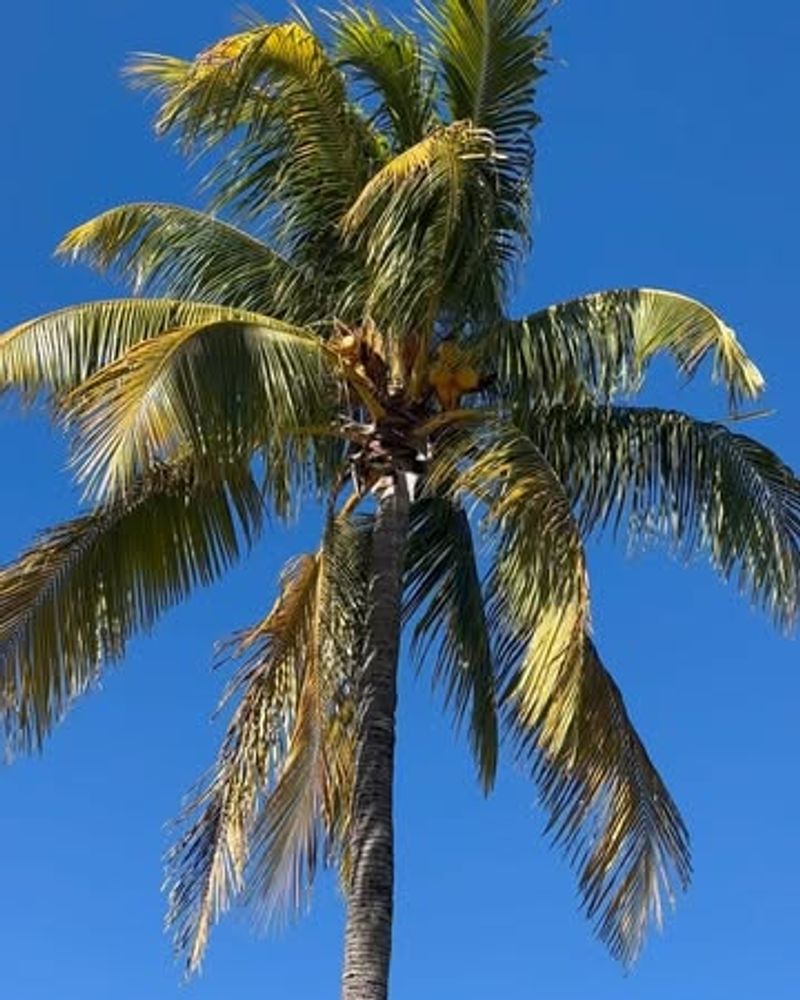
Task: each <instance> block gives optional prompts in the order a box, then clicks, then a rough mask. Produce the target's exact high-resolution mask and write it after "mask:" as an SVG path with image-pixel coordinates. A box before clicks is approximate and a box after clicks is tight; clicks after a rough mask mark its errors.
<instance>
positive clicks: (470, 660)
mask: <svg viewBox="0 0 800 1000" xmlns="http://www.w3.org/2000/svg"><path fill="white" fill-rule="evenodd" d="M405 588H406V596H405V607H404V615H405V617H406V618H407V619H413V618H414V617H416V625H415V629H414V646H415V647H416V652H417V654H418V655H419V657H420V659H423V658H424V656H425V653H426V652H427V650H428V649H429V648H430V647H431V646H433V645H436V647H437V649H436V665H435V670H434V682H435V683H442V684H444V686H445V693H446V699H447V703H448V705H451V706H452V708H453V712H454V714H455V718H456V723H459V722H460V721H461V720H462V719H463V717H464V716H465V715H467V714H469V717H470V743H471V745H472V752H473V755H474V757H475V763H476V768H477V772H478V776H479V778H480V781H481V784H482V786H483V789H484V791H486V792H488V791H489V790H490V789H491V787H492V785H493V784H494V777H495V772H496V770H497V743H498V726H497V712H496V692H495V673H494V664H493V659H492V651H491V645H490V636H489V629H488V625H487V622H486V616H485V612H484V605H483V594H482V591H481V582H480V577H479V574H478V567H477V563H476V557H475V551H474V547H473V542H472V531H471V529H470V525H469V519H468V517H467V515H466V513H465V511H464V510H463V508H461V507H460V506H457V505H456V504H454V503H452V502H451V501H450V500H447V499H445V498H443V497H430V498H426V499H422V500H420V501H418V502H417V503H416V504H414V505H413V506H412V508H411V533H410V537H409V543H408V550H407V554H406V581H405Z"/></svg>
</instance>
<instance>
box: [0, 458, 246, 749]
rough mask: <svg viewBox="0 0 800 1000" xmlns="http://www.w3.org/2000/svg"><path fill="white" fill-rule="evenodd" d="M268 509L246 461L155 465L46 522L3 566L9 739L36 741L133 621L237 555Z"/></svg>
mask: <svg viewBox="0 0 800 1000" xmlns="http://www.w3.org/2000/svg"><path fill="white" fill-rule="evenodd" d="M261 516H262V500H261V495H260V492H259V490H258V488H257V486H256V485H255V483H254V481H253V480H252V478H251V476H250V473H249V472H248V471H247V470H246V468H237V467H230V466H229V467H228V469H227V470H221V469H219V468H217V469H215V470H208V469H203V468H202V466H198V465H196V464H189V463H181V464H178V465H176V466H174V467H168V466H164V467H156V468H153V469H151V470H150V471H149V473H148V475H147V477H146V478H144V479H143V480H142V481H140V482H138V483H136V484H135V485H133V486H132V488H131V490H130V491H129V493H128V494H127V495H126V497H125V498H124V499H123V500H117V501H115V502H113V503H109V504H104V505H102V506H100V507H98V508H96V509H95V510H94V511H92V512H91V513H89V514H86V515H84V516H82V517H79V518H77V519H75V520H74V521H68V522H66V523H65V524H62V525H60V526H59V527H56V528H52V529H50V530H49V531H48V532H46V533H45V534H44V535H43V536H42V537H41V538H40V539H39V540H38V541H37V542H36V543H35V544H34V545H33V546H32V547H31V548H30V549H29V550H28V551H27V552H25V553H24V554H23V555H22V556H21V557H20V558H19V559H18V560H17V561H16V562H14V563H11V564H10V565H8V566H6V567H5V568H4V569H2V570H0V718H2V723H3V725H4V726H5V730H6V736H7V739H8V743H9V747H10V748H11V749H12V750H16V749H23V750H29V749H32V748H36V747H39V746H40V745H41V743H42V741H43V739H44V737H45V736H46V735H47V733H48V731H49V730H50V729H51V728H52V726H53V725H54V724H55V723H56V722H58V720H59V719H60V718H61V716H62V715H63V714H64V712H65V711H66V710H67V709H68V708H69V706H70V703H71V701H72V700H73V699H74V698H75V697H77V696H78V695H80V694H82V693H83V692H84V691H85V690H86V689H87V688H88V687H90V686H91V685H92V683H93V682H94V681H95V680H96V679H97V677H98V676H99V673H100V670H101V668H102V666H103V665H104V664H106V663H108V662H111V661H115V660H118V659H120V658H121V657H122V655H123V653H124V651H125V646H126V644H127V641H128V639H129V638H130V637H131V636H132V635H133V634H134V633H136V632H140V631H142V630H147V629H149V628H150V627H151V626H152V625H153V624H154V623H155V621H156V620H157V619H158V618H159V617H160V615H161V614H162V612H164V611H165V610H166V609H167V608H168V607H171V606H172V605H173V604H175V603H177V602H178V601H180V600H182V599H183V598H184V597H186V596H187V594H189V593H190V591H191V590H192V589H193V588H194V587H195V586H197V585H200V584H208V583H210V582H212V581H213V580H215V579H217V577H218V576H220V575H221V574H222V573H223V572H224V571H225V570H226V569H227V568H228V567H229V566H230V565H231V564H232V563H233V562H234V561H235V559H236V558H237V557H238V555H239V552H240V549H241V546H242V541H244V542H246V543H247V544H248V545H249V543H250V542H251V541H252V540H253V539H254V537H255V536H256V535H257V534H258V533H259V530H260V527H261Z"/></svg>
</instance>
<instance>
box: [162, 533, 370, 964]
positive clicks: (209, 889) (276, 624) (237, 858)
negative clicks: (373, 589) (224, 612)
mask: <svg viewBox="0 0 800 1000" xmlns="http://www.w3.org/2000/svg"><path fill="white" fill-rule="evenodd" d="M368 546H369V530H368V525H367V523H366V522H364V523H357V522H352V523H351V522H348V521H347V520H346V515H340V517H339V518H338V519H337V521H336V522H335V524H334V525H332V526H330V527H329V529H328V531H327V533H326V541H325V543H324V544H323V546H322V548H321V549H320V550H319V552H317V553H315V554H314V555H306V556H302V557H300V558H299V559H296V560H293V561H292V562H290V563H289V565H288V566H287V567H286V569H285V570H284V573H283V575H282V578H281V587H280V594H279V597H278V599H277V601H276V603H275V605H274V606H273V608H272V610H271V611H270V612H269V614H268V615H267V616H266V617H265V618H264V620H263V621H262V622H260V623H259V624H258V625H256V626H255V627H254V628H252V629H250V630H248V631H247V632H244V633H242V634H241V635H239V636H238V637H237V640H236V642H235V644H234V646H233V655H234V656H236V657H240V658H243V660H244V662H243V665H242V667H241V668H240V670H239V672H238V674H237V676H236V677H235V678H234V682H233V685H232V687H231V689H230V691H229V692H228V695H227V697H231V696H232V695H234V694H236V693H237V692H242V697H241V701H240V703H239V706H238V707H237V709H236V711H235V713H234V715H233V717H232V719H231V722H230V724H229V726H228V730H227V733H226V736H225V740H224V742H223V746H222V750H221V752H220V756H219V758H218V759H217V762H216V764H215V765H214V767H213V769H212V770H211V772H210V773H209V775H208V777H207V779H206V781H205V782H204V784H203V786H202V787H201V789H200V791H199V792H198V793H197V794H196V796H194V797H193V799H192V801H191V802H190V803H189V805H188V807H187V809H186V812H185V816H186V817H187V818H190V817H194V819H193V822H192V824H191V826H190V827H189V829H188V830H187V831H186V833H185V834H184V836H183V837H182V838H181V839H180V841H179V842H178V843H177V844H176V846H175V847H174V848H173V850H172V851H171V853H170V856H169V862H168V885H169V886H170V911H169V916H168V923H169V925H170V926H171V927H172V928H173V930H174V932H175V944H176V949H177V951H178V952H179V953H181V954H182V955H184V956H185V957H186V960H187V970H188V971H189V972H190V973H191V972H193V971H195V970H196V969H197V968H199V966H200V963H201V961H202V956H203V952H204V950H205V947H206V944H207V940H208V935H209V931H210V928H211V925H212V924H213V923H214V922H215V921H216V920H217V918H218V917H219V915H220V914H221V913H222V912H224V911H225V910H226V909H227V907H228V906H229V905H230V903H231V901H232V900H233V899H234V898H235V897H236V896H238V895H239V894H240V893H241V892H242V890H243V889H244V887H245V880H246V879H247V881H248V883H249V895H250V896H251V898H255V899H256V900H257V901H258V902H259V903H260V905H263V906H265V907H266V908H267V910H268V911H271V910H274V909H275V908H279V909H280V908H281V907H287V908H288V909H290V910H291V909H293V908H297V907H298V906H299V905H301V904H302V902H303V900H304V899H305V898H306V896H307V893H308V891H309V889H310V887H311V882H312V881H313V876H314V871H315V867H316V864H317V862H318V860H319V844H318V839H319V835H320V828H323V829H324V831H325V838H326V840H327V850H328V853H329V854H330V856H331V857H334V856H335V857H338V858H339V859H340V860H341V857H342V853H343V849H344V847H345V841H346V829H347V824H348V822H349V809H350V790H351V787H352V786H351V780H352V775H351V771H352V741H353V721H354V709H353V705H352V700H351V698H352V670H353V669H354V668H355V666H357V665H358V663H359V662H360V659H361V654H362V646H363V621H364V602H365V600H366V592H367V575H366V565H367V562H366V555H367V554H368Z"/></svg>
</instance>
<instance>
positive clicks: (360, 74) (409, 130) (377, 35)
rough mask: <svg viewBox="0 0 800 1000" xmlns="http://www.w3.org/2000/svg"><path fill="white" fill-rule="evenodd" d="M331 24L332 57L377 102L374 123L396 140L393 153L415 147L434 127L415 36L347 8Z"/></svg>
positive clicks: (429, 92) (429, 83)
mask: <svg viewBox="0 0 800 1000" xmlns="http://www.w3.org/2000/svg"><path fill="white" fill-rule="evenodd" d="M332 22H333V28H334V52H335V55H336V58H337V59H338V61H339V63H340V64H341V65H343V66H344V67H345V69H346V70H349V71H350V73H351V74H352V75H353V76H354V78H355V79H356V81H358V82H359V83H363V84H364V85H366V88H367V96H368V97H369V98H373V99H377V102H378V105H377V109H376V111H375V112H374V115H375V119H376V120H377V122H378V123H379V125H380V126H381V127H382V128H384V129H388V130H389V131H390V132H391V134H392V135H393V136H394V148H395V150H400V149H404V148H405V147H406V146H413V145H415V144H416V143H417V142H419V141H420V140H421V139H422V137H423V136H424V135H425V133H426V132H427V131H428V130H429V128H430V127H431V126H432V125H433V123H434V109H433V92H432V81H431V80H430V79H428V78H427V75H426V73H425V70H424V65H423V54H422V50H421V48H420V45H419V42H418V40H417V37H416V35H415V34H414V33H413V32H411V31H408V30H406V29H405V28H403V27H402V26H400V25H395V26H394V27H389V26H388V25H386V24H385V23H384V22H383V21H381V19H380V18H379V17H378V15H377V14H376V13H375V12H374V11H373V10H369V9H367V10H359V9H357V8H356V7H351V6H349V5H348V6H345V7H344V8H343V9H342V10H339V11H337V12H336V13H335V14H333V15H332Z"/></svg>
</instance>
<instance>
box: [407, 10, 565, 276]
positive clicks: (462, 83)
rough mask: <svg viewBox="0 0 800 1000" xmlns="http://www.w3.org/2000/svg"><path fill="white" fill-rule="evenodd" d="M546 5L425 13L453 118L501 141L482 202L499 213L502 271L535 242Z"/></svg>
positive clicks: (497, 229) (497, 232)
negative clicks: (537, 105) (534, 184)
mask: <svg viewBox="0 0 800 1000" xmlns="http://www.w3.org/2000/svg"><path fill="white" fill-rule="evenodd" d="M543 8H544V4H542V3H541V2H540V0H431V3H430V5H429V7H428V8H427V9H425V10H424V16H425V19H426V21H427V23H428V25H429V27H430V29H431V32H432V36H433V44H432V53H431V55H432V57H433V60H434V62H435V63H437V64H438V66H439V68H440V72H441V75H442V77H443V86H444V95H445V99H446V102H447V104H448V106H449V110H450V113H451V115H452V116H453V119H454V120H456V121H458V120H467V121H470V122H472V124H473V125H475V126H477V127H479V128H486V129H490V130H491V132H492V133H493V135H494V137H495V141H496V143H497V150H498V153H499V154H500V159H499V160H498V163H497V168H496V170H495V172H494V183H493V184H492V185H491V187H490V188H489V189H488V191H487V192H486V194H487V196H488V197H485V198H484V202H485V210H488V211H490V212H491V213H492V215H494V216H495V219H494V222H493V226H492V228H493V231H494V233H495V240H496V242H497V247H496V254H495V258H493V260H496V264H497V265H499V266H507V265H509V264H511V263H513V262H514V261H515V259H516V258H517V257H518V256H519V254H520V252H521V251H524V250H525V249H526V248H527V245H528V242H529V229H530V209H531V197H530V187H531V173H532V169H533V155H534V149H533V137H532V131H533V128H534V126H535V125H536V124H537V123H538V121H539V116H538V115H537V114H536V112H535V110H534V97H535V94H536V85H537V82H538V80H539V78H540V77H541V76H542V74H543V72H544V71H543V69H542V62H543V60H544V59H545V58H546V56H547V50H548V35H547V33H546V32H545V31H544V30H539V31H537V30H536V29H537V26H538V25H539V22H540V20H541V18H542V16H543V12H544V11H543ZM492 195H493V197H492Z"/></svg>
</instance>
